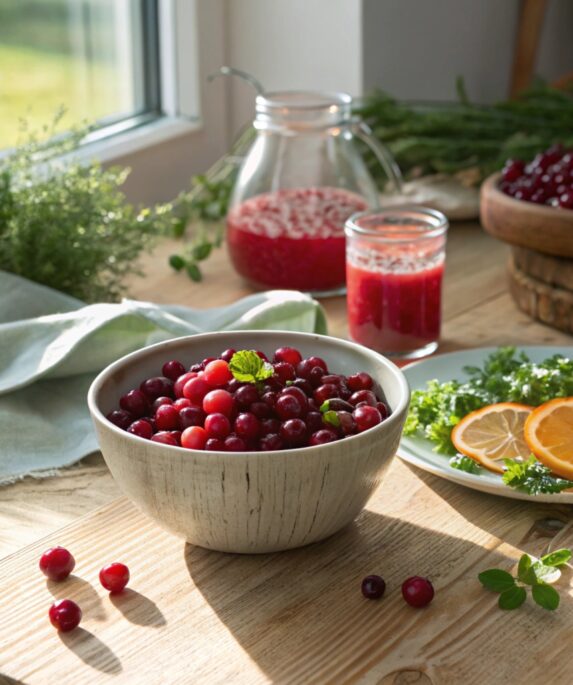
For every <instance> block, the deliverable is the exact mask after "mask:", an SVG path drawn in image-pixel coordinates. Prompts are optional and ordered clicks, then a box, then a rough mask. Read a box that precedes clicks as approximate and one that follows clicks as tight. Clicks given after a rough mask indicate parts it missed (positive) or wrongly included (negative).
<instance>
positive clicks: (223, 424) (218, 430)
mask: <svg viewBox="0 0 573 685" xmlns="http://www.w3.org/2000/svg"><path fill="white" fill-rule="evenodd" d="M205 431H206V432H207V435H208V437H209V438H219V440H224V439H225V438H226V437H227V435H229V433H230V432H231V422H230V421H229V419H228V418H227V417H226V416H225V415H224V414H209V416H208V417H207V418H206V419H205Z"/></svg>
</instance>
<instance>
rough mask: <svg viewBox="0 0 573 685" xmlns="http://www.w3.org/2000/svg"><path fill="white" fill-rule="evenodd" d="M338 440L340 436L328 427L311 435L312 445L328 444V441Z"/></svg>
mask: <svg viewBox="0 0 573 685" xmlns="http://www.w3.org/2000/svg"><path fill="white" fill-rule="evenodd" d="M335 440H338V436H337V435H336V433H334V432H333V431H331V430H329V429H328V428H322V429H321V430H319V431H316V433H313V434H312V435H311V436H310V442H309V444H310V445H326V443H327V442H334V441H335Z"/></svg>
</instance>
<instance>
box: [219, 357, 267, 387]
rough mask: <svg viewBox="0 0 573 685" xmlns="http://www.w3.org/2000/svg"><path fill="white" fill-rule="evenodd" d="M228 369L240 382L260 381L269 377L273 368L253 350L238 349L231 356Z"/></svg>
mask: <svg viewBox="0 0 573 685" xmlns="http://www.w3.org/2000/svg"><path fill="white" fill-rule="evenodd" d="M229 370H230V371H231V373H232V374H233V377H234V378H236V379H237V380H238V381H240V382H241V383H262V381H264V380H266V379H267V378H270V377H271V376H272V375H273V373H274V369H273V367H272V365H271V364H269V363H268V362H265V361H263V360H262V359H261V358H260V357H259V355H258V354H257V353H256V352H255V350H239V351H238V352H235V354H234V355H233V356H232V357H231V361H230V362H229Z"/></svg>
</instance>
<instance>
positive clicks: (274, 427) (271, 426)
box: [261, 419, 281, 435]
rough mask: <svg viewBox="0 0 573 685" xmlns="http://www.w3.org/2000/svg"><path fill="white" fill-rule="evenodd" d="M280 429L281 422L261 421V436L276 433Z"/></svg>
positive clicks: (274, 420) (272, 420) (276, 420)
mask: <svg viewBox="0 0 573 685" xmlns="http://www.w3.org/2000/svg"><path fill="white" fill-rule="evenodd" d="M280 429H281V422H280V421H279V420H278V419H263V420H262V421H261V435H269V433H278V432H279V431H280Z"/></svg>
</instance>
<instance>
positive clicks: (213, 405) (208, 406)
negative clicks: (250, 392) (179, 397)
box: [203, 390, 235, 417]
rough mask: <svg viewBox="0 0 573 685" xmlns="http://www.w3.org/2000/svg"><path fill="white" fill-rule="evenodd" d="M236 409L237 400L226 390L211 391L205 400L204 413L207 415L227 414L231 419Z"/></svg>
mask: <svg viewBox="0 0 573 685" xmlns="http://www.w3.org/2000/svg"><path fill="white" fill-rule="evenodd" d="M234 409H235V400H234V399H233V396H232V395H231V393H230V392H227V391H226V390H211V392H208V393H207V394H206V395H205V397H204V398H203V411H204V412H205V413H206V414H225V416H228V417H230V416H231V413H232V412H233V410H234Z"/></svg>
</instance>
